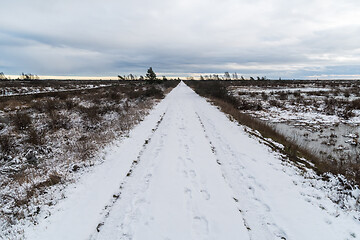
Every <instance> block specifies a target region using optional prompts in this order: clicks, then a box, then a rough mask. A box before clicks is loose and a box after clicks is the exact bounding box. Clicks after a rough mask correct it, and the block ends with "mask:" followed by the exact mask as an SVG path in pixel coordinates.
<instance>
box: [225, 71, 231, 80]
mask: <svg viewBox="0 0 360 240" xmlns="http://www.w3.org/2000/svg"><path fill="white" fill-rule="evenodd" d="M224 77H225V80H231V77H230V73H229V72H225V74H224Z"/></svg>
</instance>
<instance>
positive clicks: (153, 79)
mask: <svg viewBox="0 0 360 240" xmlns="http://www.w3.org/2000/svg"><path fill="white" fill-rule="evenodd" d="M118 79H119V80H147V81H149V82H157V81H167V80H168V79H167V77H166V76H162V78H161V79H160V78H158V77H157V75H156V73H155V72H154V70H153V69H152V67H149V68H148V70H147V72H146V74H145V77H144V76H142V75H140V76H139V77H137V76H136V75H133V74H129V75H127V76H126V75H123V76H122V75H118Z"/></svg>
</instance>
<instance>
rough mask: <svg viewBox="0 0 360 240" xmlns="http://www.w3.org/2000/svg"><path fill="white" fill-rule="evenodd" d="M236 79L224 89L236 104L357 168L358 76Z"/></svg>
mask: <svg viewBox="0 0 360 240" xmlns="http://www.w3.org/2000/svg"><path fill="white" fill-rule="evenodd" d="M237 84H241V82H240V83H238V82H233V83H229V84H228V86H227V90H228V91H229V93H230V94H232V96H234V97H236V98H237V99H239V101H241V102H242V103H243V109H240V110H242V111H244V112H246V113H247V114H250V115H251V116H253V117H256V118H257V119H261V120H262V121H263V122H266V123H269V124H270V125H271V126H273V127H274V128H275V129H277V130H278V131H279V132H281V133H282V134H283V135H284V136H286V137H287V138H288V140H289V141H293V142H296V143H297V144H298V145H300V146H302V147H305V148H307V149H309V151H312V152H314V154H316V155H317V156H319V158H321V159H323V160H324V161H332V162H334V164H337V165H338V166H337V167H338V168H347V169H349V172H350V171H359V170H358V167H356V166H359V165H360V155H359V152H360V144H359V142H360V84H359V81H310V82H307V81H303V82H301V81H298V82H297V84H295V83H293V82H292V81H284V82H278V83H276V81H268V82H267V83H264V84H263V85H261V84H260V83H259V84H258V85H256V82H254V83H253V85H250V86H243V85H240V86H238V85H237ZM354 165H355V167H354ZM344 166H345V167H344ZM349 175H354V174H353V173H351V174H349Z"/></svg>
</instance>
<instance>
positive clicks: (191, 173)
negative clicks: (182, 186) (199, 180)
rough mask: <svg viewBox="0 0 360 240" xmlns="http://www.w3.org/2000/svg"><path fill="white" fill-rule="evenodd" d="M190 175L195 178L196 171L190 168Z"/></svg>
mask: <svg viewBox="0 0 360 240" xmlns="http://www.w3.org/2000/svg"><path fill="white" fill-rule="evenodd" d="M189 173H190V177H192V178H195V177H196V172H195V171H194V170H190V172H189Z"/></svg>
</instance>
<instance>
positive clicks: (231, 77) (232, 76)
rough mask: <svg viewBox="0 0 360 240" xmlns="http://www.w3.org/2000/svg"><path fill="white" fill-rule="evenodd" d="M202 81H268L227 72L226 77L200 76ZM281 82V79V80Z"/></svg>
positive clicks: (216, 75)
mask: <svg viewBox="0 0 360 240" xmlns="http://www.w3.org/2000/svg"><path fill="white" fill-rule="evenodd" d="M189 80H193V77H191V79H189ZM200 80H251V81H255V80H258V81H264V80H268V79H267V78H266V76H264V77H256V78H254V77H251V76H250V77H249V78H244V77H243V76H240V77H239V76H238V74H237V73H236V72H235V73H233V74H230V73H229V72H225V73H224V75H218V74H210V75H204V76H203V75H200ZM280 80H281V78H280Z"/></svg>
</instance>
